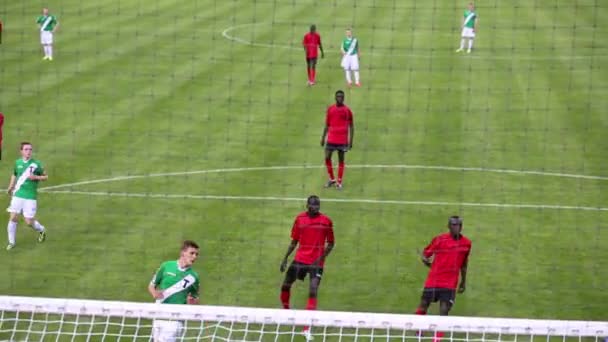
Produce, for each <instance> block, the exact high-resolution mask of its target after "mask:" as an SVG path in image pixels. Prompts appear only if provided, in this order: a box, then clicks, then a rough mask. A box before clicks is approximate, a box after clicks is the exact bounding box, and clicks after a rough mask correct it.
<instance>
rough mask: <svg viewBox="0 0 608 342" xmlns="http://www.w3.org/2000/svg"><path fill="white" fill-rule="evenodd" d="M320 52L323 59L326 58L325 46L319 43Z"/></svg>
mask: <svg viewBox="0 0 608 342" xmlns="http://www.w3.org/2000/svg"><path fill="white" fill-rule="evenodd" d="M319 50H321V58H325V52H323V44H321V43H319Z"/></svg>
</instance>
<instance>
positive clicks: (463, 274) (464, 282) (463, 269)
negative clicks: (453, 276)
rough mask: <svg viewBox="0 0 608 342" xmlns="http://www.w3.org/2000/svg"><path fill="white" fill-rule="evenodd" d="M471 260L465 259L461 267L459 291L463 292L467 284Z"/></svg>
mask: <svg viewBox="0 0 608 342" xmlns="http://www.w3.org/2000/svg"><path fill="white" fill-rule="evenodd" d="M468 264H469V262H468V261H465V263H464V265H462V267H461V268H460V286H458V293H463V292H464V291H465V290H466V286H467V267H468Z"/></svg>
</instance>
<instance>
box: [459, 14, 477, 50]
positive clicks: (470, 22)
mask: <svg viewBox="0 0 608 342" xmlns="http://www.w3.org/2000/svg"><path fill="white" fill-rule="evenodd" d="M477 20H478V19H477V13H476V12H475V5H474V4H473V3H472V2H471V3H469V7H468V9H466V10H465V11H464V20H463V22H462V39H461V40H460V47H459V48H458V50H456V52H461V51H462V50H464V45H465V43H466V41H467V39H468V40H469V47H468V49H467V53H471V49H472V48H473V40H474V39H475V30H476V28H477V27H476V25H477Z"/></svg>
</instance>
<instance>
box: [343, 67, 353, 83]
mask: <svg viewBox="0 0 608 342" xmlns="http://www.w3.org/2000/svg"><path fill="white" fill-rule="evenodd" d="M344 72H345V73H346V83H348V84H351V83H353V81H352V79H351V78H350V70H344Z"/></svg>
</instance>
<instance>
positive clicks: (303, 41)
mask: <svg viewBox="0 0 608 342" xmlns="http://www.w3.org/2000/svg"><path fill="white" fill-rule="evenodd" d="M307 38H308V35H307V34H305V35H304V38H302V45H304V47H308V39H307Z"/></svg>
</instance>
